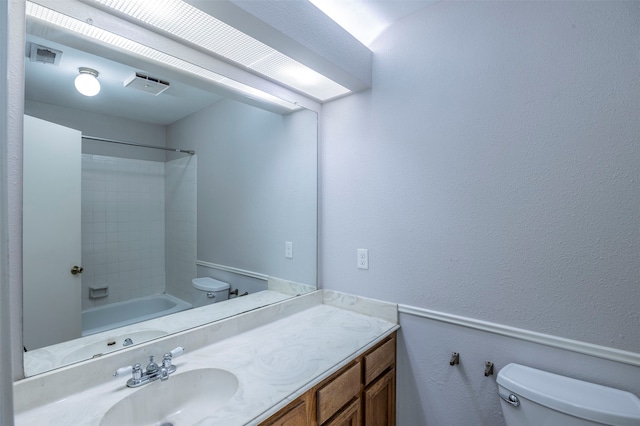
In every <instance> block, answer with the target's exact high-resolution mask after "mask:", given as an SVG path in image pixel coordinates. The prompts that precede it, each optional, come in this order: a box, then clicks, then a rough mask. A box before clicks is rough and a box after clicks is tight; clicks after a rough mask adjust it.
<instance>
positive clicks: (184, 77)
mask: <svg viewBox="0 0 640 426" xmlns="http://www.w3.org/2000/svg"><path fill="white" fill-rule="evenodd" d="M83 68H88V69H91V70H94V71H97V73H98V76H97V78H98V81H99V82H100V85H101V89H100V92H99V93H98V95H96V96H91V97H87V96H84V95H82V94H80V93H79V92H78V91H77V90H76V89H75V87H74V79H75V78H76V76H78V75H79V74H80V71H79V70H80V69H83ZM89 73H91V72H89ZM162 89H166V90H163V91H162ZM160 91H161V93H158V94H156V92H160ZM149 92H152V93H149ZM123 142H124V143H123ZM158 148H159V149H158ZM163 148H170V149H172V151H168V150H165V149H163ZM176 150H181V152H180V151H176ZM189 151H193V152H189ZM23 233H24V249H23V252H24V286H23V294H24V306H23V312H24V330H23V341H24V345H25V354H24V360H25V375H26V376H32V375H34V374H38V373H41V372H44V371H48V370H51V369H54V368H58V367H60V366H63V365H68V364H71V363H75V362H80V361H84V360H87V359H91V358H95V357H99V356H103V355H105V354H107V353H109V352H111V351H113V350H118V349H121V348H126V347H129V346H130V345H132V344H133V345H135V344H138V343H142V342H146V341H149V340H151V339H155V338H159V337H162V336H165V335H167V334H170V333H175V332H178V331H182V330H184V329H187V328H190V327H195V326H198V325H201V324H203V323H208V322H212V321H216V320H219V319H222V318H228V317H229V316H232V315H237V314H239V313H242V312H246V311H247V310H251V309H256V308H258V307H261V306H265V305H268V304H272V303H276V302H279V301H282V300H285V299H287V298H290V297H294V296H296V295H298V294H301V293H303V292H306V291H312V290H314V289H315V288H316V269H317V268H316V257H317V114H316V112H314V111H309V110H305V109H302V108H296V109H294V110H291V111H286V110H283V109H282V108H281V107H279V106H277V105H271V104H269V103H265V102H264V101H261V100H259V99H257V98H255V97H251V98H244V97H243V96H242V95H241V94H238V93H235V92H231V91H229V90H228V89H224V88H223V89H221V88H219V87H217V86H216V85H214V84H211V83H210V82H206V81H204V80H202V79H199V78H197V77H195V76H191V75H189V74H188V73H184V72H176V71H175V70H172V69H171V68H169V67H167V66H165V65H163V64H162V63H160V62H154V61H148V60H145V59H141V58H140V57H136V56H135V55H130V54H128V53H126V52H125V51H123V50H118V49H115V48H110V47H108V46H106V45H105V44H100V43H97V42H95V41H92V40H90V39H88V38H85V37H83V36H79V35H77V34H74V33H73V32H70V31H67V30H63V29H61V28H59V27H55V26H52V25H50V24H48V23H46V22H44V21H41V20H38V19H35V18H32V17H28V18H27V37H26V46H25V141H24V231H23ZM207 277H208V278H211V279H212V280H199V281H197V285H196V286H194V284H193V280H194V279H196V278H199V279H200V278H207ZM221 283H222V284H221ZM225 284H228V285H229V289H228V290H227V289H226V288H225Z"/></svg>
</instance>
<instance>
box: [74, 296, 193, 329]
mask: <svg viewBox="0 0 640 426" xmlns="http://www.w3.org/2000/svg"><path fill="white" fill-rule="evenodd" d="M187 309H191V305H190V304H189V303H187V302H185V301H183V300H180V299H178V298H177V297H173V296H171V295H169V294H156V295H153V296H146V297H141V298H138V299H132V300H127V301H125V302H117V303H111V304H109V305H104V306H99V307H97V308H89V309H86V310H84V311H82V335H83V336H89V335H91V334H95V333H100V332H101V331H107V330H111V329H114V328H118V327H124V326H125V325H130V324H135V323H138V322H141V321H146V320H150V319H153V318H157V317H161V316H164V315H169V314H173V313H176V312H180V311H184V310H187Z"/></svg>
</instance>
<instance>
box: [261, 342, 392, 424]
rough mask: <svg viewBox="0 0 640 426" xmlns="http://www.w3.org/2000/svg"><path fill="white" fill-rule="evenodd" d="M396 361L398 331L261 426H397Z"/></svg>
mask: <svg viewBox="0 0 640 426" xmlns="http://www.w3.org/2000/svg"><path fill="white" fill-rule="evenodd" d="M395 361H396V333H395V332H394V333H393V334H392V335H391V336H389V337H387V338H385V339H383V340H382V341H381V342H380V343H378V344H377V345H376V346H375V347H374V348H372V349H370V350H369V351H367V352H366V353H364V354H363V355H361V356H358V357H356V358H354V359H353V361H351V362H349V364H347V365H346V366H345V367H343V368H342V369H341V370H340V371H338V372H337V373H334V374H333V375H331V377H329V378H327V379H325V380H323V381H321V382H320V383H318V384H317V385H315V386H313V387H312V388H311V389H310V390H308V391H307V392H305V393H304V394H303V395H302V396H301V397H300V398H298V399H297V400H295V401H293V402H292V403H290V404H289V405H288V406H286V407H285V408H283V409H282V410H280V412H278V413H276V414H274V415H273V416H272V417H270V418H269V419H267V420H266V421H264V422H263V423H261V424H260V426H290V425H295V426H306V425H326V426H359V425H365V426H373V425H381V426H393V425H395V405H396V390H395V383H396V370H395Z"/></svg>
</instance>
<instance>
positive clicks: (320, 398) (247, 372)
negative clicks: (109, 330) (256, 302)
mask: <svg viewBox="0 0 640 426" xmlns="http://www.w3.org/2000/svg"><path fill="white" fill-rule="evenodd" d="M397 329H398V325H397V307H396V305H394V304H390V303H384V302H378V301H373V300H369V299H364V298H359V297H356V296H350V295H345V294H341V293H336V292H330V291H317V292H314V293H310V294H307V295H303V296H300V297H297V298H294V299H291V300H286V301H283V302H281V303H277V304H275V305H272V306H268V307H265V308H261V309H257V310H255V311H252V312H248V313H245V314H242V315H239V316H237V317H234V318H230V319H229V320H224V321H220V322H216V323H213V324H209V325H205V326H201V327H198V328H195V329H192V330H187V331H184V332H182V333H179V334H176V335H171V336H167V337H164V338H161V339H158V340H154V341H152V342H149V343H147V344H143V345H140V346H136V347H134V348H131V349H125V350H123V351H120V352H116V353H113V354H109V355H105V356H103V357H101V358H99V359H96V360H92V361H85V362H82V363H79V364H76V365H72V366H68V367H64V368H61V369H58V370H55V371H51V372H49V373H45V374H41V375H38V376H35V377H32V378H28V379H25V380H21V381H18V382H16V383H15V385H14V391H15V412H16V425H17V426H20V425H34V424H38V425H60V424H67V425H80V424H82V425H100V426H109V425H112V424H119V425H122V424H136V425H147V424H148V425H158V424H162V423H164V422H174V424H188V425H216V424H223V425H225V426H233V425H300V426H302V425H331V426H337V425H351V426H355V425H378V424H384V425H393V424H394V417H395V406H394V404H395V348H396V337H395V333H396V330H397ZM177 346H182V347H184V348H185V354H184V355H183V356H181V357H179V358H176V359H175V360H173V364H174V365H176V366H177V371H176V372H175V373H173V374H172V375H170V377H169V379H168V380H166V381H160V380H157V381H155V382H153V383H149V384H146V385H143V386H141V387H139V388H129V387H126V386H125V382H126V381H127V378H126V377H118V378H113V377H112V374H113V372H114V371H115V370H117V369H118V368H121V367H125V366H128V365H133V364H135V363H140V364H142V365H143V366H144V365H145V364H146V363H147V362H148V357H149V356H150V355H155V357H156V360H161V359H162V354H163V353H165V352H169V351H170V350H172V349H173V348H175V347H177Z"/></svg>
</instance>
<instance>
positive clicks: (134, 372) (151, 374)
mask: <svg viewBox="0 0 640 426" xmlns="http://www.w3.org/2000/svg"><path fill="white" fill-rule="evenodd" d="M183 353H184V349H183V348H182V347H180V346H178V347H177V348H175V349H174V350H172V351H171V352H167V353H166V354H164V356H163V357H162V364H161V365H158V364H156V363H155V362H154V361H153V355H152V356H150V357H149V364H147V366H146V367H145V369H144V371H143V370H142V365H140V364H134V365H131V366H129V367H122V368H119V369H117V370H116V372H115V373H113V377H122V376H124V375H127V374H131V378H130V379H129V380H127V386H128V387H130V388H137V387H139V386H142V385H145V384H147V383H151V382H153V381H156V380H158V379H160V380H161V381H165V380H167V379H169V375H170V374H171V373H173V372H175V371H176V366H175V365H173V364H172V363H171V360H172V359H173V358H176V357H178V356H180V355H182V354H183Z"/></svg>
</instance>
